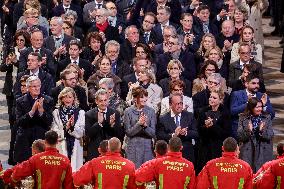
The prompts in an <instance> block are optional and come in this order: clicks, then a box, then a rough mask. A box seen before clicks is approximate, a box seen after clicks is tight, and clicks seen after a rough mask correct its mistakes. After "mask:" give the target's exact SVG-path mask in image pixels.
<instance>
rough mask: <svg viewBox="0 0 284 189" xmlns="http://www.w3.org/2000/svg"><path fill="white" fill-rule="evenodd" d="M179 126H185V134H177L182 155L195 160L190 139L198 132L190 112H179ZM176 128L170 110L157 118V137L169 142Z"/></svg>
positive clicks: (196, 135)
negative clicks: (180, 142)
mask: <svg viewBox="0 0 284 189" xmlns="http://www.w3.org/2000/svg"><path fill="white" fill-rule="evenodd" d="M180 126H181V128H187V136H182V135H179V137H180V139H181V141H182V145H183V149H182V155H183V157H184V158H186V159H188V160H190V161H191V162H195V157H194V149H193V144H192V139H197V138H198V132H197V123H196V120H195V118H194V116H193V114H192V113H191V112H187V111H182V112H181V118H180ZM176 128H177V126H176V124H175V121H174V117H171V112H168V113H166V114H164V115H162V116H161V117H160V118H159V123H158V126H157V131H156V135H157V139H158V140H165V141H166V142H169V140H170V139H171V138H172V134H173V133H174V132H175V129H176Z"/></svg>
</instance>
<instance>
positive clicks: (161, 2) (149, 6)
mask: <svg viewBox="0 0 284 189" xmlns="http://www.w3.org/2000/svg"><path fill="white" fill-rule="evenodd" d="M144 5H145V8H144V10H145V12H152V13H154V14H157V12H158V11H157V9H158V7H165V6H167V7H169V8H170V9H171V11H172V12H173V13H174V14H171V16H170V21H171V22H172V23H174V24H179V20H180V15H181V12H182V10H181V4H180V1H169V0H148V1H146V2H145V3H144Z"/></svg>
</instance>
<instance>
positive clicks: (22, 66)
mask: <svg viewBox="0 0 284 189" xmlns="http://www.w3.org/2000/svg"><path fill="white" fill-rule="evenodd" d="M31 52H34V51H33V48H32V47H28V48H27V49H25V50H23V51H21V55H20V58H19V69H18V72H22V71H25V70H26V69H27V67H28V66H27V61H28V56H29V54H30V53H31ZM40 54H41V56H46V64H44V65H42V66H41V68H42V69H43V70H44V71H46V72H48V73H50V75H51V76H52V77H55V73H56V67H55V64H54V59H53V54H52V52H51V51H50V50H49V49H46V48H44V47H42V48H41V49H40Z"/></svg>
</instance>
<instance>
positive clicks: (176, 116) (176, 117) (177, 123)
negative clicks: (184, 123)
mask: <svg viewBox="0 0 284 189" xmlns="http://www.w3.org/2000/svg"><path fill="white" fill-rule="evenodd" d="M178 118H179V116H178V115H175V120H176V126H177V127H178V126H180V123H179V119H178Z"/></svg>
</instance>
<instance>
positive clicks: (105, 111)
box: [98, 108, 107, 113]
mask: <svg viewBox="0 0 284 189" xmlns="http://www.w3.org/2000/svg"><path fill="white" fill-rule="evenodd" d="M98 111H99V112H102V113H107V108H106V109H105V110H104V111H102V110H100V109H99V108H98Z"/></svg>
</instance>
